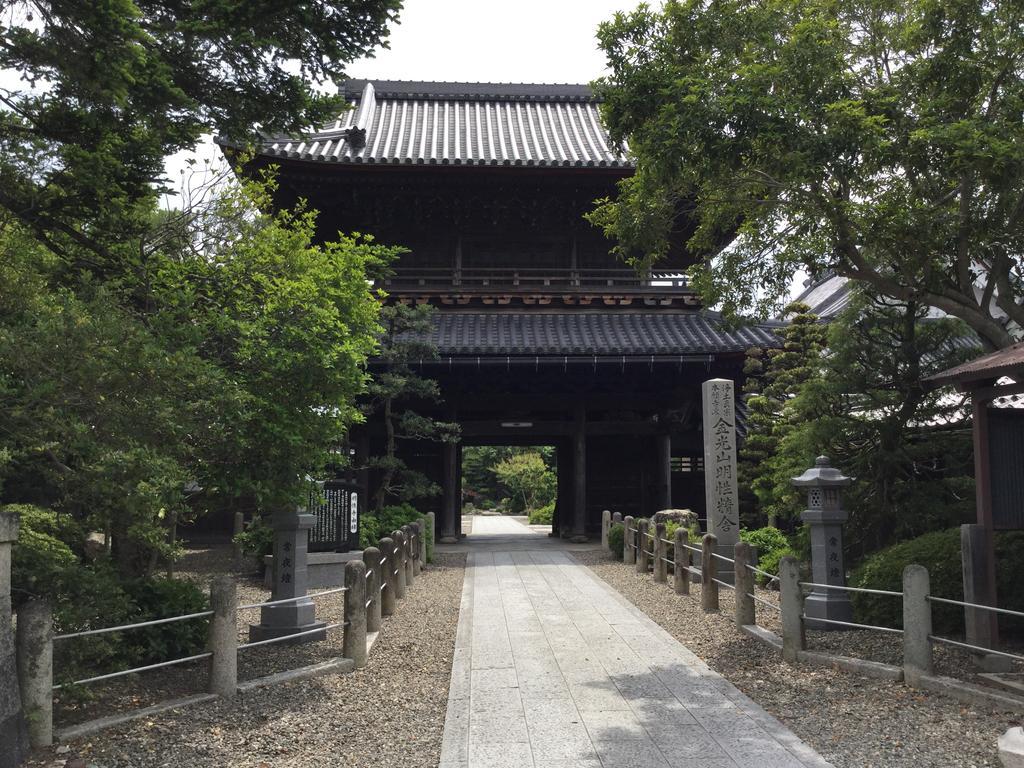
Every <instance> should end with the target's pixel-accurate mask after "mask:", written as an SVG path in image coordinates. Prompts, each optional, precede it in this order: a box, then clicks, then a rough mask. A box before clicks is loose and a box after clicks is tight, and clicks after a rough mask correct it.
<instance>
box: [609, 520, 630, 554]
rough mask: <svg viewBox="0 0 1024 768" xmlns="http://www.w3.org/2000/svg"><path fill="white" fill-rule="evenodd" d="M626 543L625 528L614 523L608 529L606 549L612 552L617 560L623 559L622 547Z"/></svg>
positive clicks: (620, 524)
mask: <svg viewBox="0 0 1024 768" xmlns="http://www.w3.org/2000/svg"><path fill="white" fill-rule="evenodd" d="M625 542H626V526H624V525H623V524H622V523H615V524H614V525H612V527H611V528H609V529H608V549H610V550H611V551H612V554H613V555H615V557H617V558H618V559H619V560H621V559H622V557H623V551H622V550H623V546H624V544H625Z"/></svg>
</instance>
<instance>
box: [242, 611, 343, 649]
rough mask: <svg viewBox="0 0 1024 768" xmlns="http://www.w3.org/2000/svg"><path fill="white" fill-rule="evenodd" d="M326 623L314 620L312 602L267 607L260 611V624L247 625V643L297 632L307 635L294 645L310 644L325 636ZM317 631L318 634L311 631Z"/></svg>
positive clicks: (298, 639)
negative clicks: (306, 633)
mask: <svg viewBox="0 0 1024 768" xmlns="http://www.w3.org/2000/svg"><path fill="white" fill-rule="evenodd" d="M326 626H327V623H326V622H323V621H317V620H316V606H315V605H314V604H313V601H312V600H302V601H297V602H295V603H286V604H284V605H268V606H265V607H263V608H262V609H261V610H260V623H259V624H250V625H249V642H252V643H258V642H259V641H260V640H270V639H272V638H275V637H284V636H285V635H295V634H298V633H299V632H309V633H310V634H308V635H303V636H302V637H297V638H295V640H294V641H293V642H295V643H311V642H314V641H316V640H323V639H324V638H325V637H326V636H327V630H325V629H324V627H326ZM315 629H319V630H321V631H320V632H313V631H311V630H315Z"/></svg>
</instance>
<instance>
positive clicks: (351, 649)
mask: <svg viewBox="0 0 1024 768" xmlns="http://www.w3.org/2000/svg"><path fill="white" fill-rule="evenodd" d="M345 590H346V591H345V616H344V622H345V627H344V629H345V636H344V638H343V639H342V641H341V655H342V656H344V657H345V658H346V659H352V661H353V662H355V668H356V669H359V668H361V667H365V666H366V565H365V563H363V561H362V560H349V561H348V562H347V563H345Z"/></svg>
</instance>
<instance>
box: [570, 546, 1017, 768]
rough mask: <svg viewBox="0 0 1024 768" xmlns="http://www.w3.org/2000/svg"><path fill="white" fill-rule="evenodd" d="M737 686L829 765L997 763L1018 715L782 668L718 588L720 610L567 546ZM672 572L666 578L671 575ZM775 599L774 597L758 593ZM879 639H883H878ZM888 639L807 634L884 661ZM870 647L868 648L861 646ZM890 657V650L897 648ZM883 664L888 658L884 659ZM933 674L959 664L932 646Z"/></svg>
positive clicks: (974, 766)
mask: <svg viewBox="0 0 1024 768" xmlns="http://www.w3.org/2000/svg"><path fill="white" fill-rule="evenodd" d="M573 557H575V558H576V559H577V560H579V561H580V562H582V563H584V564H586V565H588V566H589V567H590V568H591V569H592V570H593V571H594V572H595V573H596V574H597V575H598V576H599V577H600V578H602V579H604V580H605V581H606V582H607V583H608V584H610V585H611V586H613V587H614V588H615V589H617V590H618V591H619V592H621V593H622V594H623V595H624V596H625V597H626V598H628V599H629V600H630V601H632V602H633V603H634V604H635V605H636V606H637V607H638V608H640V609H641V610H643V611H644V612H645V613H646V614H647V615H649V616H650V617H651V618H652V619H654V620H655V621H657V622H658V623H659V624H660V625H661V626H662V627H664V628H665V629H666V630H668V631H669V632H670V633H671V634H672V635H673V636H674V637H676V638H677V639H678V640H679V641H680V642H681V643H683V644H684V645H686V646H687V647H688V648H690V649H691V650H692V651H693V652H694V653H696V654H697V655H699V656H700V657H701V658H702V659H704V660H705V661H706V662H707V663H708V664H709V665H710V666H711V667H713V668H714V669H715V670H716V671H718V672H719V673H720V674H722V675H723V676H724V677H726V678H727V679H728V680H730V681H731V682H732V683H733V684H734V685H735V686H736V687H737V688H739V689H740V690H742V691H743V692H744V693H745V694H747V695H748V696H750V697H751V698H752V699H754V701H756V702H757V703H758V704H760V705H761V706H762V707H764V708H765V709H767V710H768V711H769V712H771V713H772V714H773V715H775V716H776V717H777V718H779V719H780V720H781V721H782V722H784V723H785V724H786V725H787V726H788V727H789V728H791V729H792V730H793V732H794V733H796V734H797V735H798V736H800V738H802V739H804V740H805V741H807V742H808V743H810V744H811V745H812V746H813V747H814V748H815V749H817V750H818V751H819V752H820V753H821V754H822V756H824V757H825V758H826V759H827V760H829V761H830V762H832V763H833V764H834V765H835V766H836V768H980V767H981V766H993V767H995V766H998V765H999V764H1000V763H999V758H998V755H997V752H996V739H997V738H998V737H999V736H1000V735H1001V734H1002V733H1003V732H1004V731H1005V730H1006V729H1007V728H1008V727H1010V726H1012V725H1019V717H1014V716H1013V715H1011V714H1005V713H993V712H992V711H990V710H988V709H983V708H974V707H969V706H966V705H963V704H961V703H960V702H958V701H955V700H953V699H951V698H948V697H946V696H941V695H938V694H931V693H926V692H922V691H915V690H912V689H910V688H907V687H906V686H904V685H903V684H902V683H891V682H886V681H881V680H873V679H870V678H864V677H858V676H855V675H851V674H848V673H845V672H839V671H836V670H831V669H821V668H817V667H810V666H804V665H801V666H790V665H787V664H784V663H783V662H782V660H781V659H780V658H779V656H778V653H777V652H776V651H774V650H772V649H771V648H769V647H768V646H767V645H764V644H763V643H760V642H757V641H755V640H753V639H751V638H748V637H746V636H744V635H741V634H740V633H739V632H738V631H737V629H736V627H735V624H734V622H733V621H732V610H733V601H732V600H733V598H732V593H731V591H729V590H726V589H722V590H721V597H720V605H721V613H720V614H718V615H708V614H704V613H703V612H702V611H701V609H700V586H699V585H693V586H692V588H691V596H690V597H689V598H686V597H681V596H678V595H676V594H675V593H674V592H673V591H672V588H671V585H669V586H666V585H662V584H656V583H655V582H654V580H653V579H652V578H651V577H650V576H640V575H638V574H637V573H636V571H635V570H634V568H633V567H632V566H626V565H623V564H622V563H621V562H620V561H617V560H614V559H613V558H612V557H611V555H609V554H606V553H604V552H601V551H592V552H573ZM670 578H671V577H670ZM758 596H759V597H763V598H764V599H769V600H774V601H775V602H777V599H778V598H777V594H776V593H769V592H766V591H764V590H759V593H758ZM758 608H759V611H758V623H759V624H761V625H763V626H765V627H767V628H769V629H772V630H773V631H775V632H778V630H779V627H778V622H777V619H776V618H775V615H774V612H773V611H771V610H770V609H767V608H762V607H761V606H758ZM879 637H881V639H879ZM891 643H892V638H889V637H886V636H879V635H877V634H876V633H867V632H838V633H831V632H812V633H809V637H808V647H809V648H811V649H817V650H830V651H831V652H834V653H844V654H845V655H850V656H858V657H860V658H865V657H877V658H879V660H887V659H886V656H887V655H888V654H891V653H892V648H891ZM864 644H867V645H868V651H869V652H868V653H867V654H865V653H864V652H861V651H862V649H863V648H864V647H865V646H864ZM897 658H898V654H897ZM888 660H890V661H891V660H892V659H891V658H889V659H888ZM936 661H937V667H938V668H939V670H940V672H944V671H948V670H950V669H952V668H954V667H955V666H956V665H957V664H958V663H961V662H958V661H957V657H956V655H955V652H954V653H953V654H950V653H946V652H945V649H937V653H936Z"/></svg>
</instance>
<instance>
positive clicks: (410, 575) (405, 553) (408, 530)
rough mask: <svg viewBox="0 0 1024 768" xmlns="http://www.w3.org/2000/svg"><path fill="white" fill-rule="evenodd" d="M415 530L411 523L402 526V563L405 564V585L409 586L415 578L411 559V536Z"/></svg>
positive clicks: (414, 567) (414, 568) (414, 569)
mask: <svg viewBox="0 0 1024 768" xmlns="http://www.w3.org/2000/svg"><path fill="white" fill-rule="evenodd" d="M415 535H416V534H415V532H414V531H413V529H412V526H411V525H408V524H406V525H403V526H402V536H403V541H402V565H404V566H405V586H406V587H411V586H412V583H413V582H414V581H415V580H416V566H415V564H414V563H413V559H412V550H413V537H414V536H415Z"/></svg>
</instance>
